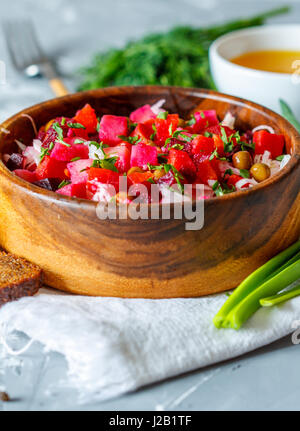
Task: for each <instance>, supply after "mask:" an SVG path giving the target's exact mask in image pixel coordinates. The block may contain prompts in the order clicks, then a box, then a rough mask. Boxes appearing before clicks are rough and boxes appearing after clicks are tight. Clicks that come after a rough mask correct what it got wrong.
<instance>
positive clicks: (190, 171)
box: [168, 148, 196, 180]
mask: <svg viewBox="0 0 300 431" xmlns="http://www.w3.org/2000/svg"><path fill="white" fill-rule="evenodd" d="M168 163H169V164H171V165H172V166H174V168H176V169H177V170H178V171H179V172H180V173H181V174H182V175H184V176H185V177H186V178H187V179H189V180H193V179H194V178H195V176H196V166H195V165H194V163H193V162H192V160H191V158H190V156H189V155H188V154H187V153H186V152H185V151H180V150H175V149H174V148H172V149H171V150H170V152H169V158H168Z"/></svg>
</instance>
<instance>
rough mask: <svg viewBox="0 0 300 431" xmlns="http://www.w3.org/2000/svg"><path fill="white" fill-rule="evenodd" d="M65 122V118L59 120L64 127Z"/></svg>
mask: <svg viewBox="0 0 300 431" xmlns="http://www.w3.org/2000/svg"><path fill="white" fill-rule="evenodd" d="M66 121H67V120H66V118H65V117H62V119H61V125H62V126H64V125H65V124H66Z"/></svg>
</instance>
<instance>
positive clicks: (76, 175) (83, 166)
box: [67, 159, 93, 184]
mask: <svg viewBox="0 0 300 431" xmlns="http://www.w3.org/2000/svg"><path fill="white" fill-rule="evenodd" d="M92 163H93V160H92V159H80V160H76V161H75V162H71V163H68V164H67V169H68V171H69V173H70V178H71V181H72V183H73V184H79V183H86V182H87V180H88V168H90V167H91V165H92Z"/></svg>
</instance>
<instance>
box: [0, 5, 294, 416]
mask: <svg viewBox="0 0 300 431" xmlns="http://www.w3.org/2000/svg"><path fill="white" fill-rule="evenodd" d="M286 3H287V2H286V1H285V0H279V1H278V0H269V1H268V0H251V1H250V0H249V1H237V0H225V1H224V0H223V1H221V0H205V1H203V0H152V1H149V0H148V1H146V0H126V1H124V0H123V1H122V0H113V1H112V0H110V1H109V0H100V1H99V0H85V1H82V0H72V1H71V0H51V1H50V2H46V1H40V0H39V1H38V0H1V15H0V20H4V19H8V18H24V17H30V18H32V19H33V20H34V22H35V25H36V28H37V31H38V34H39V36H40V39H41V43H42V45H43V47H44V49H45V50H46V51H47V53H49V54H50V55H52V56H53V57H55V58H56V59H57V63H58V65H59V68H60V70H61V72H62V74H63V75H64V77H65V81H66V84H67V86H68V87H69V89H70V90H73V91H74V89H75V88H76V83H77V82H78V77H76V74H75V72H76V71H77V69H78V68H79V67H80V66H81V65H83V64H85V63H86V62H88V60H89V58H90V56H91V54H92V53H93V52H95V51H97V50H101V49H105V48H107V47H110V46H121V45H122V44H123V43H124V42H125V41H126V40H128V39H134V38H137V37H139V36H141V35H144V34H146V33H148V32H149V31H151V32H154V31H162V30H166V29H168V28H170V27H171V26H173V25H178V24H191V25H194V26H201V25H207V24H212V23H218V22H222V21H224V20H225V19H231V18H237V17H240V16H249V15H252V14H256V13H259V12H262V11H264V10H267V9H270V8H273V7H276V6H281V5H282V4H286ZM289 3H290V4H291V5H292V6H293V11H292V13H291V14H289V15H285V16H282V17H278V18H274V19H272V20H271V21H270V22H273V23H274V22H285V23H289V22H290V23H295V22H298V23H299V18H300V3H299V2H298V1H297V0H294V1H289ZM0 60H2V61H4V62H5V64H6V68H7V84H6V85H0V121H1V120H4V119H5V118H6V117H8V116H9V115H11V114H13V113H15V112H16V111H18V110H20V109H21V108H24V107H27V106H29V105H32V104H34V103H37V102H40V101H42V100H46V99H49V98H51V97H53V96H52V93H51V90H50V89H49V87H48V85H47V82H45V81H44V80H43V79H34V80H28V79H26V78H24V77H22V76H20V75H19V74H18V73H16V72H15V71H14V70H13V69H12V67H11V63H10V61H9V59H8V56H7V52H6V49H5V44H4V40H3V36H2V34H1V36H0ZM299 318H300V316H299ZM10 341H11V342H12V343H13V342H14V343H15V342H16V340H10ZM24 341H25V340H23V339H22V337H20V338H19V339H18V340H17V342H18V343H20V342H24ZM0 349H1V346H0ZM299 349H300V346H298V345H293V344H292V342H291V339H290V337H286V338H285V339H283V340H280V341H278V342H276V343H274V344H273V345H271V346H267V347H265V348H263V349H260V350H259V351H257V352H254V353H251V354H248V355H245V356H243V357H242V358H238V359H235V360H232V361H228V362H226V363H223V364H217V365H216V366H213V367H209V368H207V369H203V370H200V371H198V372H194V373H191V374H188V375H186V376H182V377H179V378H176V379H172V380H169V381H166V382H163V383H160V384H156V385H152V386H151V387H148V388H144V389H142V390H140V391H138V392H136V393H133V394H128V395H126V396H123V397H121V398H118V399H115V400H112V401H109V402H105V403H91V404H88V405H79V404H78V393H76V392H75V391H74V390H72V389H71V388H68V386H67V384H66V381H67V380H66V379H67V376H66V363H65V360H64V358H63V357H62V356H60V355H58V354H56V353H46V352H44V351H43V347H42V346H41V345H39V344H37V343H35V344H33V346H32V347H31V348H30V350H28V351H27V352H26V353H25V354H23V355H21V356H20V357H11V356H9V355H8V356H7V357H6V358H5V360H3V361H2V362H1V364H0V388H5V389H6V390H7V392H8V393H9V394H10V396H11V397H12V399H13V400H12V401H11V402H9V403H1V402H0V411H1V410H19V409H21V410H39V409H40V410H63V409H70V410H77V409H82V410H95V409H97V410H136V409H139V410H155V409H162V408H164V409H166V410H168V409H170V410H184V409H186V410H256V409H258V410H264V409H267V410H293V409H294V410H299V399H300V379H299V352H300V350H299Z"/></svg>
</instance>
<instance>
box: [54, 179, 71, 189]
mask: <svg viewBox="0 0 300 431" xmlns="http://www.w3.org/2000/svg"><path fill="white" fill-rule="evenodd" d="M69 184H71V181H69V180H63V181H62V182H61V183H60V184H59V186H58V187H57V188H58V189H61V188H62V187H65V186H67V185H69Z"/></svg>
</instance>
